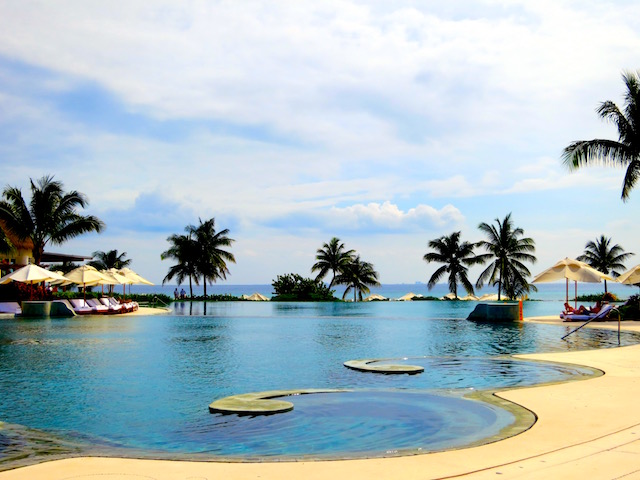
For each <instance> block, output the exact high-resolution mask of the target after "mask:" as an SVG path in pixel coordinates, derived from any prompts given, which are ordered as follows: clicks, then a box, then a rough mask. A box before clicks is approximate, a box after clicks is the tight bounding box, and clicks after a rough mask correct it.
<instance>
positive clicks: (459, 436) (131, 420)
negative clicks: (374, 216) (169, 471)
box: [0, 302, 638, 469]
mask: <svg viewBox="0 0 640 480" xmlns="http://www.w3.org/2000/svg"><path fill="white" fill-rule="evenodd" d="M429 303H444V302H415V303H403V304H400V303H396V304H393V305H389V304H387V305H381V306H378V305H375V304H366V305H365V304H361V305H350V304H276V303H273V304H269V303H265V304H253V303H245V302H242V303H240V302H236V303H216V304H209V305H207V311H206V315H204V313H205V312H204V310H203V305H199V306H196V307H197V308H198V309H200V314H199V315H191V316H187V315H179V314H176V313H174V314H171V315H166V316H152V317H82V318H74V319H49V320H27V319H18V320H13V319H3V320H0V391H2V397H1V400H0V420H1V421H4V422H6V424H7V425H5V428H4V429H3V430H0V469H2V468H7V466H10V465H15V464H16V462H18V461H19V460H17V458H18V457H21V456H25V455H26V456H27V459H29V458H33V457H35V458H36V459H38V458H42V457H43V456H46V455H51V454H53V455H58V454H62V455H64V454H79V453H92V454H96V453H97V454H106V455H131V456H152V457H162V458H173V457H178V458H184V457H185V456H192V457H193V456H195V457H199V456H204V457H205V458H212V456H213V458H226V459H228V458H236V459H250V460H263V459H273V458H305V459H307V458H353V457H361V456H380V455H388V454H393V453H394V452H403V451H411V452H422V451H434V450H441V449H446V448H452V447H459V446H463V445H467V444H470V443H474V442H477V441H479V440H481V439H482V438H484V437H491V436H494V435H496V434H498V432H500V431H501V430H503V429H504V428H505V427H507V426H508V425H510V424H511V423H513V422H514V418H513V414H512V413H511V412H508V411H503V410H502V409H501V408H497V407H495V406H492V405H488V404H486V403H482V402H477V401H472V400H469V399H466V398H462V397H463V395H465V394H468V393H469V392H472V391H478V390H480V391H482V390H488V389H489V390H491V389H499V388H504V387H511V386H522V385H533V384H537V383H544V382H549V381H560V380H566V379H568V378H570V377H573V376H576V375H578V376H580V375H588V374H590V373H591V372H590V371H588V370H587V369H581V368H578V367H575V368H574V367H566V366H564V367H563V366H557V365H550V364H542V363H534V362H522V361H517V360H514V359H511V358H510V357H507V356H506V354H513V353H526V352H538V351H552V350H571V349H584V348H601V347H612V346H616V345H617V336H616V335H615V334H614V333H609V332H605V331H600V330H587V329H585V330H584V331H581V332H579V333H578V334H576V335H575V336H572V337H570V341H569V342H566V341H561V340H560V337H561V336H562V335H563V334H564V333H566V332H567V330H568V329H569V327H566V326H553V325H533V324H509V325H494V324H476V323H472V322H469V321H466V320H462V319H456V318H435V317H434V316H433V312H432V311H430V310H429ZM391 307H392V308H391ZM438 308H441V306H438ZM622 342H623V344H631V343H637V342H638V337H637V336H635V335H632V334H623V336H622ZM361 358H385V359H390V358H391V359H399V360H398V361H399V362H405V363H409V364H412V365H416V364H417V365H423V366H424V367H425V372H424V373H422V374H419V375H380V374H372V373H363V372H357V371H353V370H350V369H347V368H345V367H344V366H343V363H344V362H345V361H347V360H352V359H361ZM405 358H406V360H403V359H405ZM318 388H324V389H347V390H349V392H347V393H344V394H342V393H337V394H326V395H325V394H323V395H303V396H300V397H296V398H295V399H293V400H292V402H293V403H294V405H295V408H294V410H293V412H290V413H285V414H279V415H273V416H268V417H241V416H237V415H220V414H210V413H209V411H208V405H209V403H211V402H212V401H213V400H216V399H219V398H222V397H226V396H229V395H235V394H240V393H247V392H258V391H266V390H288V389H318ZM20 461H22V460H20ZM26 461H29V460H26ZM3 462H4V463H3Z"/></svg>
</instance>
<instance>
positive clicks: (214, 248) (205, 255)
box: [187, 218, 236, 298]
mask: <svg viewBox="0 0 640 480" xmlns="http://www.w3.org/2000/svg"><path fill="white" fill-rule="evenodd" d="M199 222H200V224H199V225H197V226H194V225H189V226H187V231H188V232H189V234H190V235H191V237H192V238H193V240H194V241H195V249H196V251H195V254H196V257H195V266H196V271H197V273H198V274H199V275H200V276H201V277H202V285H203V287H204V298H207V283H209V284H212V283H213V282H215V281H216V280H218V279H220V280H224V279H226V278H227V274H228V273H229V268H228V267H227V262H231V263H235V262H236V259H235V257H234V256H233V254H232V253H231V252H228V251H227V250H225V249H224V247H230V246H231V244H232V243H233V242H235V240H234V239H232V238H229V237H228V236H227V235H228V234H229V229H226V228H225V229H224V230H220V231H219V232H216V221H215V218H210V219H209V220H206V221H204V222H203V221H202V220H200V219H199Z"/></svg>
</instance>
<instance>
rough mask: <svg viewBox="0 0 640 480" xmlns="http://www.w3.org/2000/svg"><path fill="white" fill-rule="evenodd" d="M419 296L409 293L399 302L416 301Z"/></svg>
mask: <svg viewBox="0 0 640 480" xmlns="http://www.w3.org/2000/svg"><path fill="white" fill-rule="evenodd" d="M417 296H418V295H416V294H415V293H413V292H409V293H406V294H404V295H403V296H401V297H400V298H399V299H398V301H399V302H410V301H411V300H413V299H414V297H417Z"/></svg>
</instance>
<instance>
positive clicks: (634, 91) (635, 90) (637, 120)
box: [562, 71, 640, 202]
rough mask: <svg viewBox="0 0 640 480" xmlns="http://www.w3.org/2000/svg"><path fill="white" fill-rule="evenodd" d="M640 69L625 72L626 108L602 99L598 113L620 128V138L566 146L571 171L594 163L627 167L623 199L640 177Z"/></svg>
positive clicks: (564, 154)
mask: <svg viewBox="0 0 640 480" xmlns="http://www.w3.org/2000/svg"><path fill="white" fill-rule="evenodd" d="M639 74H640V71H639V72H625V73H623V74H622V79H623V81H624V83H625V85H626V87H627V92H626V94H625V105H624V111H622V110H620V108H618V106H617V105H616V104H615V103H613V102H612V101H610V100H607V101H606V102H602V103H601V104H600V107H599V108H598V110H597V112H598V115H600V117H601V118H602V119H604V120H609V121H610V122H613V123H614V124H615V125H616V126H617V127H618V141H617V142H616V141H614V140H601V139H595V140H582V141H577V142H573V143H572V144H571V145H569V146H568V147H567V148H565V149H564V152H563V155H562V158H563V163H564V164H565V165H566V166H567V167H569V169H571V170H575V169H578V168H580V167H583V166H587V165H593V164H596V165H597V164H605V165H614V166H623V167H627V171H626V173H625V176H624V182H623V184H622V200H623V201H625V202H626V201H627V200H628V199H629V195H630V193H631V190H632V189H633V187H634V186H635V184H636V181H637V180H638V177H640V77H639Z"/></svg>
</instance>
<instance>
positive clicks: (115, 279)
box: [100, 268, 133, 285]
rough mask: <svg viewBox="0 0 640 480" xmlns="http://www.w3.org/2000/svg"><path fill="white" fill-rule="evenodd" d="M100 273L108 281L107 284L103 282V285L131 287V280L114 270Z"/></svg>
mask: <svg viewBox="0 0 640 480" xmlns="http://www.w3.org/2000/svg"><path fill="white" fill-rule="evenodd" d="M100 273H102V274H103V275H104V276H105V277H107V278H108V279H109V282H105V283H104V284H103V285H131V284H132V283H133V280H131V279H130V278H127V277H125V276H124V275H121V274H120V273H118V270H117V269H116V268H110V269H108V270H101V271H100Z"/></svg>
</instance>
